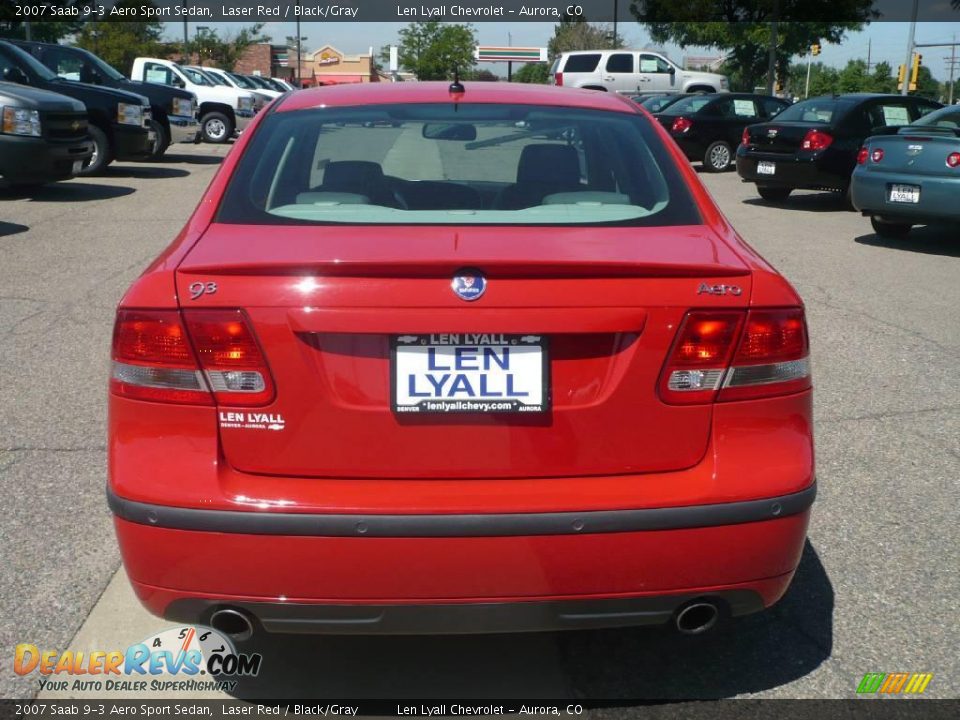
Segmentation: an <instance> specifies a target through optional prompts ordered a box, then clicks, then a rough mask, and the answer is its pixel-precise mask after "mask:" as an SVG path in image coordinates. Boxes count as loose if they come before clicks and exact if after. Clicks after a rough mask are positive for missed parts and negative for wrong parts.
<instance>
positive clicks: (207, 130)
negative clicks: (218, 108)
mask: <svg viewBox="0 0 960 720" xmlns="http://www.w3.org/2000/svg"><path fill="white" fill-rule="evenodd" d="M202 126H203V139H204V140H206V141H207V142H208V143H225V142H226V141H227V140H229V139H230V138H232V137H233V120H231V119H230V118H228V117H227V116H226V115H224V114H223V113H220V112H210V113H207V114H206V115H204V116H203V123H202Z"/></svg>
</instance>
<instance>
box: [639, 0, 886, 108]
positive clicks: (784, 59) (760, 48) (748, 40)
mask: <svg viewBox="0 0 960 720" xmlns="http://www.w3.org/2000/svg"><path fill="white" fill-rule="evenodd" d="M775 9H776V10H777V16H776V17H777V18H778V19H781V20H783V21H784V22H780V23H779V24H778V27H777V51H776V68H777V75H778V76H779V77H781V78H782V77H786V75H787V72H788V70H789V66H790V58H791V57H793V56H795V55H802V54H805V53H806V52H807V51H808V49H809V47H810V45H812V44H814V43H823V42H830V43H838V42H840V41H841V40H842V39H843V38H844V37H845V35H846V34H847V33H848V32H851V31H856V30H859V29H861V28H862V27H863V25H864V23H866V22H869V21H870V20H871V19H872V18H874V17H876V11H874V10H873V0H723V1H722V2H721V1H720V0H685V2H684V3H683V4H678V3H677V2H676V1H675V0H632V1H631V4H630V10H631V12H632V13H633V15H634V17H635V18H636V19H637V21H638V22H640V23H641V24H642V25H644V26H645V27H646V28H647V30H648V31H649V33H650V36H651V37H652V38H653V40H655V41H656V42H674V43H677V44H678V45H680V46H681V47H684V48H685V47H689V46H696V47H709V48H716V49H719V50H724V51H727V53H728V54H729V59H728V61H727V63H726V65H725V70H726V72H727V73H728V74H730V75H731V77H736V78H737V84H736V85H735V86H734V88H733V89H742V90H752V89H753V88H754V87H756V86H758V85H764V84H765V83H766V74H767V64H768V53H769V51H768V45H769V39H770V28H771V21H772V20H773V19H774V17H775V15H774V10H775ZM823 17H836V18H838V20H836V21H833V22H825V21H822V20H819V21H815V22H814V21H806V20H804V18H823ZM731 85H733V83H731Z"/></svg>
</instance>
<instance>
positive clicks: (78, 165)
mask: <svg viewBox="0 0 960 720" xmlns="http://www.w3.org/2000/svg"><path fill="white" fill-rule="evenodd" d="M81 170H83V160H74V161H73V174H74V175H79V174H80V171H81Z"/></svg>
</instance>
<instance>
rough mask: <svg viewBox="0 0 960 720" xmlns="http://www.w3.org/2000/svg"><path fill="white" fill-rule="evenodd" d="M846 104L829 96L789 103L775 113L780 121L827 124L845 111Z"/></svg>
mask: <svg viewBox="0 0 960 720" xmlns="http://www.w3.org/2000/svg"><path fill="white" fill-rule="evenodd" d="M846 109H847V104H846V103H841V102H840V101H838V100H833V99H831V98H814V99H812V100H803V101H802V102H798V103H796V104H795V105H791V106H790V107H788V108H787V109H786V110H784V111H783V112H782V113H780V114H779V115H777V120H778V121H782V122H812V123H823V124H824V125H828V124H829V123H831V122H832V121H833V120H834V119H835V117H837V118H839V116H840V115H842V114H843V113H844V112H846Z"/></svg>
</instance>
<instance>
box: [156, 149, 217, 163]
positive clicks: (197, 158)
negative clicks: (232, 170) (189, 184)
mask: <svg viewBox="0 0 960 720" xmlns="http://www.w3.org/2000/svg"><path fill="white" fill-rule="evenodd" d="M224 157H226V156H225V155H178V154H175V153H169V152H168V153H166V154H165V155H164V156H163V158H162V159H161V160H160V162H162V163H185V164H187V165H219V164H220V163H222V162H223V158H224Z"/></svg>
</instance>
